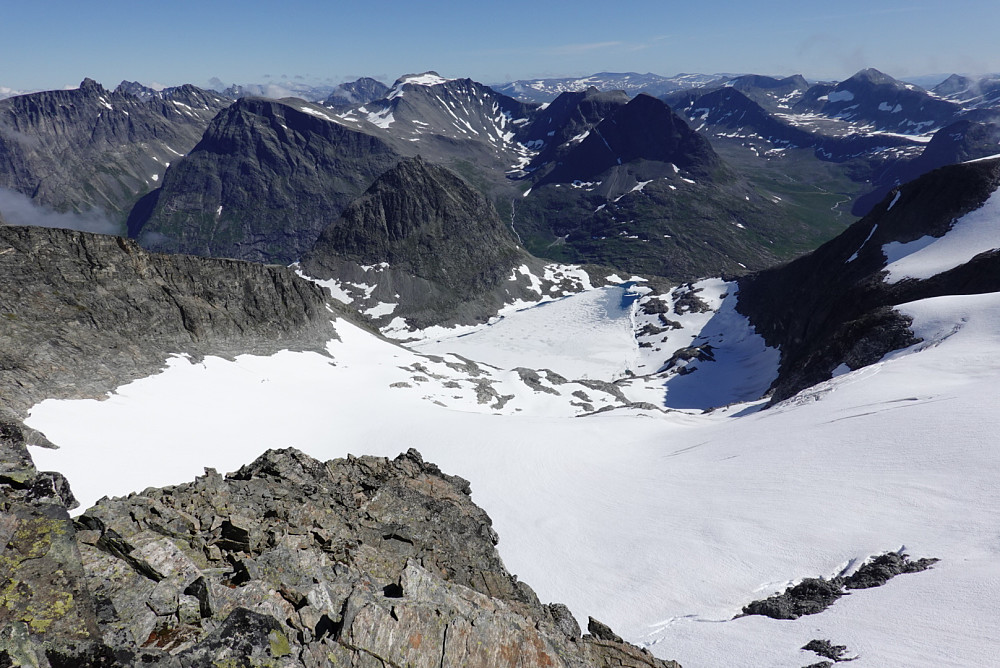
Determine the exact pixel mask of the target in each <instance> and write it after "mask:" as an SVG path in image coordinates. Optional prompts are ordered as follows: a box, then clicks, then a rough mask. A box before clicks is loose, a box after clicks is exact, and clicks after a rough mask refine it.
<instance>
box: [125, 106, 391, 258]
mask: <svg viewBox="0 0 1000 668" xmlns="http://www.w3.org/2000/svg"><path fill="white" fill-rule="evenodd" d="M330 114H332V112H331V111H330V110H329V109H324V108H322V107H317V106H314V105H310V104H309V103H307V102H303V101H301V100H291V99H290V100H286V101H277V100H265V99H260V98H243V99H241V100H238V101H237V102H235V103H233V105H232V106H231V107H229V108H228V109H226V110H225V111H224V112H223V113H220V114H219V115H218V117H216V118H215V120H214V121H213V122H212V124H211V125H210V126H209V128H208V129H207V130H206V131H205V134H204V136H203V137H202V139H201V141H200V142H199V143H198V145H197V146H195V147H194V149H193V150H192V151H191V152H190V154H189V155H187V156H186V157H184V158H183V159H181V160H178V161H177V162H176V163H175V164H173V165H172V166H171V168H170V169H169V170H168V171H167V173H166V174H165V175H164V177H163V185H162V187H161V188H160V189H159V190H157V191H154V192H153V193H151V194H150V195H149V196H148V197H146V198H145V199H144V200H143V201H141V202H139V203H138V204H137V205H136V207H135V209H134V210H133V211H132V213H131V215H130V217H129V222H128V228H129V236H131V237H133V238H138V239H139V240H140V242H141V243H142V244H143V246H144V247H146V248H149V249H151V250H156V251H163V252H171V253H191V254H194V255H204V256H211V257H231V258H236V259H241V260H252V261H256V262H278V263H281V264H290V263H292V262H295V261H297V260H298V259H299V257H300V256H301V254H302V253H303V252H305V251H306V250H308V249H309V248H310V247H311V246H312V245H313V243H314V242H315V241H316V238H317V237H318V236H319V233H320V232H321V231H322V230H323V229H324V228H325V227H326V226H327V225H329V224H330V223H332V222H333V221H335V220H336V219H337V217H338V216H339V215H340V213H341V211H342V210H343V209H344V207H346V206H347V204H348V203H350V202H351V200H353V199H354V198H355V197H357V196H358V195H360V194H361V193H362V192H363V191H364V190H365V188H367V187H368V186H369V185H371V183H372V182H373V181H374V180H375V178H376V177H378V176H379V175H380V174H382V173H383V172H384V171H385V170H387V169H389V168H390V167H392V166H393V165H394V164H395V163H396V162H397V161H398V160H399V155H398V154H397V153H396V152H395V151H394V150H393V149H391V148H390V147H389V145H388V144H386V143H385V142H384V141H382V140H381V139H378V138H377V137H375V136H373V135H370V134H366V133H364V132H360V131H357V130H353V129H350V128H347V127H345V126H344V125H341V124H338V123H334V122H331V121H330V120H329V119H328V118H329V117H327V118H324V116H327V115H330ZM331 117H332V116H331Z"/></svg>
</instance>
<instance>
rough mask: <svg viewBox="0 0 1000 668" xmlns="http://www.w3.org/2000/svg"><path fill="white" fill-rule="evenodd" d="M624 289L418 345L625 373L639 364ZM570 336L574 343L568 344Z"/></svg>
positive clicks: (508, 362) (586, 374)
mask: <svg viewBox="0 0 1000 668" xmlns="http://www.w3.org/2000/svg"><path fill="white" fill-rule="evenodd" d="M624 293H625V290H624V289H623V288H620V287H606V288H600V289H598V290H589V291H587V292H582V293H578V294H575V295H569V296H568V297H563V298H562V299H558V300H556V301H550V302H544V303H542V304H539V305H537V306H531V307H528V308H526V309H523V310H521V311H518V312H516V313H513V314H511V315H509V316H505V317H502V318H501V319H499V320H498V321H496V322H495V323H493V324H491V325H488V326H487V327H485V328H481V329H478V330H476V331H473V332H469V333H461V334H457V335H452V336H449V337H442V338H435V339H426V340H424V341H421V342H419V343H416V344H414V345H413V348H414V349H415V350H417V351H419V352H422V353H427V354H442V353H449V352H450V353H457V354H459V355H462V356H463V357H468V358H470V359H474V360H476V361H480V362H486V363H488V364H492V365H494V366H498V367H502V368H507V369H510V368H514V367H518V366H523V367H529V368H534V369H541V368H546V369H551V370H553V371H555V372H556V373H558V374H560V375H562V376H565V377H566V378H573V379H575V378H590V379H593V378H598V379H607V380H610V379H612V378H620V377H621V376H623V375H625V371H626V370H628V371H632V370H634V369H635V366H636V360H637V358H638V347H637V345H636V342H635V339H634V338H633V336H632V323H633V313H632V311H633V309H632V307H631V305H629V306H623V299H622V297H623V295H624ZM568 342H572V344H570V345H567V344H568Z"/></svg>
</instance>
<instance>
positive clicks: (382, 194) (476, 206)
mask: <svg viewBox="0 0 1000 668" xmlns="http://www.w3.org/2000/svg"><path fill="white" fill-rule="evenodd" d="M528 260H529V257H528V255H527V254H526V253H525V252H524V251H522V250H521V249H520V248H518V245H517V239H516V237H515V236H514V232H513V231H512V230H511V228H510V227H509V226H508V225H505V224H504V223H503V221H501V220H500V218H499V216H498V215H497V212H496V210H495V209H494V208H493V205H492V204H490V203H489V201H488V200H487V199H486V198H485V197H484V196H483V195H482V194H480V193H479V192H477V191H476V190H475V189H473V188H472V187H471V186H469V185H468V184H467V183H466V182H465V181H464V180H462V179H461V178H460V177H459V176H458V175H456V174H454V173H453V172H451V171H449V170H447V169H445V168H443V167H438V166H436V165H431V164H428V163H426V162H424V160H423V159H421V158H420V157H419V156H418V157H416V158H410V159H406V160H403V161H401V162H400V163H399V164H398V165H396V166H395V167H394V168H392V169H390V170H389V171H387V172H386V173H385V174H383V175H382V176H380V177H379V178H378V179H377V180H376V181H375V183H373V184H372V186H371V187H370V188H368V190H367V191H366V192H365V193H364V195H362V196H361V197H359V198H358V199H356V200H355V201H354V202H352V203H351V204H350V206H348V207H347V208H346V209H345V210H344V212H343V214H342V215H341V217H340V218H339V219H338V220H337V221H336V222H334V223H332V224H331V225H330V226H329V227H327V228H326V229H325V230H323V233H322V234H320V236H319V239H318V240H317V241H316V244H315V245H314V246H313V248H312V249H311V250H310V251H309V252H308V253H306V254H305V255H304V256H303V258H302V267H303V269H304V270H305V272H306V273H308V274H309V275H311V276H315V277H316V278H321V279H330V278H336V279H340V280H342V281H354V282H357V281H361V282H365V281H366V280H368V279H366V277H365V276H364V272H363V271H360V268H361V267H364V266H369V267H370V266H372V265H382V263H385V265H387V266H385V267H384V269H380V271H379V278H378V287H377V289H376V292H375V296H376V297H377V298H380V299H381V300H382V301H383V302H386V303H394V304H396V308H395V310H394V311H393V312H392V315H393V317H397V316H400V317H403V318H406V319H407V320H408V321H409V322H410V323H411V324H416V325H417V326H426V325H430V324H438V323H441V322H448V321H459V322H461V321H465V322H470V321H471V322H474V321H476V320H477V319H482V320H485V319H486V318H488V317H489V316H490V315H493V314H495V313H496V310H497V309H498V308H499V307H500V306H501V305H502V304H503V302H504V300H505V299H506V298H508V293H514V292H516V291H517V290H518V289H519V286H517V285H513V284H508V281H507V279H508V278H509V277H510V276H511V272H512V270H513V269H514V268H515V267H516V266H518V265H520V264H522V263H523V262H525V261H528Z"/></svg>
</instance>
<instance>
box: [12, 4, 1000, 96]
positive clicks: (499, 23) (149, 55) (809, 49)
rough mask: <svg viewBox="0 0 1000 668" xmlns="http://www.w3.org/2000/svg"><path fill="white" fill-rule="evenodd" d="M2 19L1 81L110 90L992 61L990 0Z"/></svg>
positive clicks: (301, 9) (943, 68)
mask: <svg viewBox="0 0 1000 668" xmlns="http://www.w3.org/2000/svg"><path fill="white" fill-rule="evenodd" d="M0 20H2V24H3V27H4V28H5V29H4V30H3V39H2V40H0V86H6V87H10V88H14V89H18V90H31V89H45V88H63V87H66V86H75V85H77V84H78V83H79V82H80V81H81V80H82V79H83V78H84V77H87V76H89V77H91V78H94V79H96V80H97V81H99V82H101V83H103V84H104V85H105V86H107V87H114V86H115V85H117V84H118V83H119V82H120V81H121V80H122V79H130V80H137V81H141V82H143V83H159V84H165V85H176V84H180V83H187V82H189V83H194V84H196V85H200V86H207V85H208V82H209V81H210V79H211V78H212V77H216V78H218V79H220V80H222V81H223V82H225V83H234V82H235V83H265V82H268V81H279V80H280V79H281V78H282V77H287V78H295V77H301V78H302V79H304V80H306V81H309V82H313V83H322V82H327V83H339V82H341V81H345V80H350V79H354V78H357V77H359V76H363V75H367V76H374V77H376V78H380V79H383V80H386V81H387V82H391V81H392V80H393V79H395V78H396V77H397V76H399V75H401V74H404V73H407V72H420V71H424V70H430V69H433V70H437V71H438V72H440V73H441V74H442V75H444V76H449V77H459V76H468V77H472V78H474V79H477V80H479V81H482V82H485V83H493V82H499V81H506V80H511V79H522V78H531V77H541V76H573V75H582V74H591V73H594V72H599V71H617V72H620V71H639V72H655V73H657V74H665V75H672V74H676V73H678V72H702V73H714V72H755V73H762V74H794V73H802V74H805V75H806V76H807V77H813V78H828V79H834V78H835V79H842V78H845V77H847V76H849V75H851V74H853V73H854V72H855V71H857V70H859V69H861V68H863V67H875V68H878V69H880V70H883V71H884V72H886V73H888V74H891V75H893V76H896V77H899V78H904V77H907V76H915V75H918V74H934V73H947V72H953V71H957V72H966V73H982V72H995V71H1000V46H998V45H1000V39H998V37H997V34H996V31H997V28H998V27H1000V1H998V0H949V1H944V0H888V1H881V0H866V1H858V0H836V1H827V2H816V1H813V0H795V1H790V0H773V1H767V2H762V1H756V2H754V1H750V0H745V1H743V2H730V1H722V2H704V1H702V2H696V1H693V0H686V1H684V2H675V1H672V0H666V1H665V0H659V1H656V0H648V1H647V0H643V1H637V2H627V1H619V2H595V1H593V0H576V1H574V2H545V1H543V0H534V1H532V2H525V1H523V0H513V1H510V2H473V3H457V2H448V3H445V2H436V1H432V2H413V1H410V2H394V1H392V0H385V1H383V2H371V3H367V2H363V1H362V2H335V1H327V2H323V1H319V0H288V1H286V2H283V3H278V2H273V1H272V2H256V1H252V0H242V1H240V2H235V1H231V0H201V1H199V2H190V1H188V0H168V1H166V2H155V3H154V2H143V1H141V0H129V1H128V2H123V1H120V0H104V1H102V2H99V3H92V2H80V1H79V0H73V1H65V0H58V1H47V0H37V1H36V2H27V1H24V2H13V1H10V2H3V3H2V4H0ZM267 77H270V78H267Z"/></svg>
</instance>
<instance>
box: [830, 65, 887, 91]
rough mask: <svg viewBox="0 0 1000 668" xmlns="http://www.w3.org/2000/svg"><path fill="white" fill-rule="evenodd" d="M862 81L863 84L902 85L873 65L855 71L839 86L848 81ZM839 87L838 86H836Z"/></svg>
mask: <svg viewBox="0 0 1000 668" xmlns="http://www.w3.org/2000/svg"><path fill="white" fill-rule="evenodd" d="M849 82H853V83H863V84H874V85H885V84H896V85H900V86H901V85H902V84H901V83H900V82H899V81H897V80H896V79H893V78H892V77H891V76H889V75H888V74H885V73H883V72H880V71H879V70H876V69H875V68H874V67H869V68H866V69H863V70H860V71H859V72H856V73H855V74H854V75H853V76H852V77H850V78H849V79H847V80H846V81H844V82H843V83H842V84H841V86H843V85H845V84H847V83H849ZM838 88H840V86H838Z"/></svg>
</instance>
